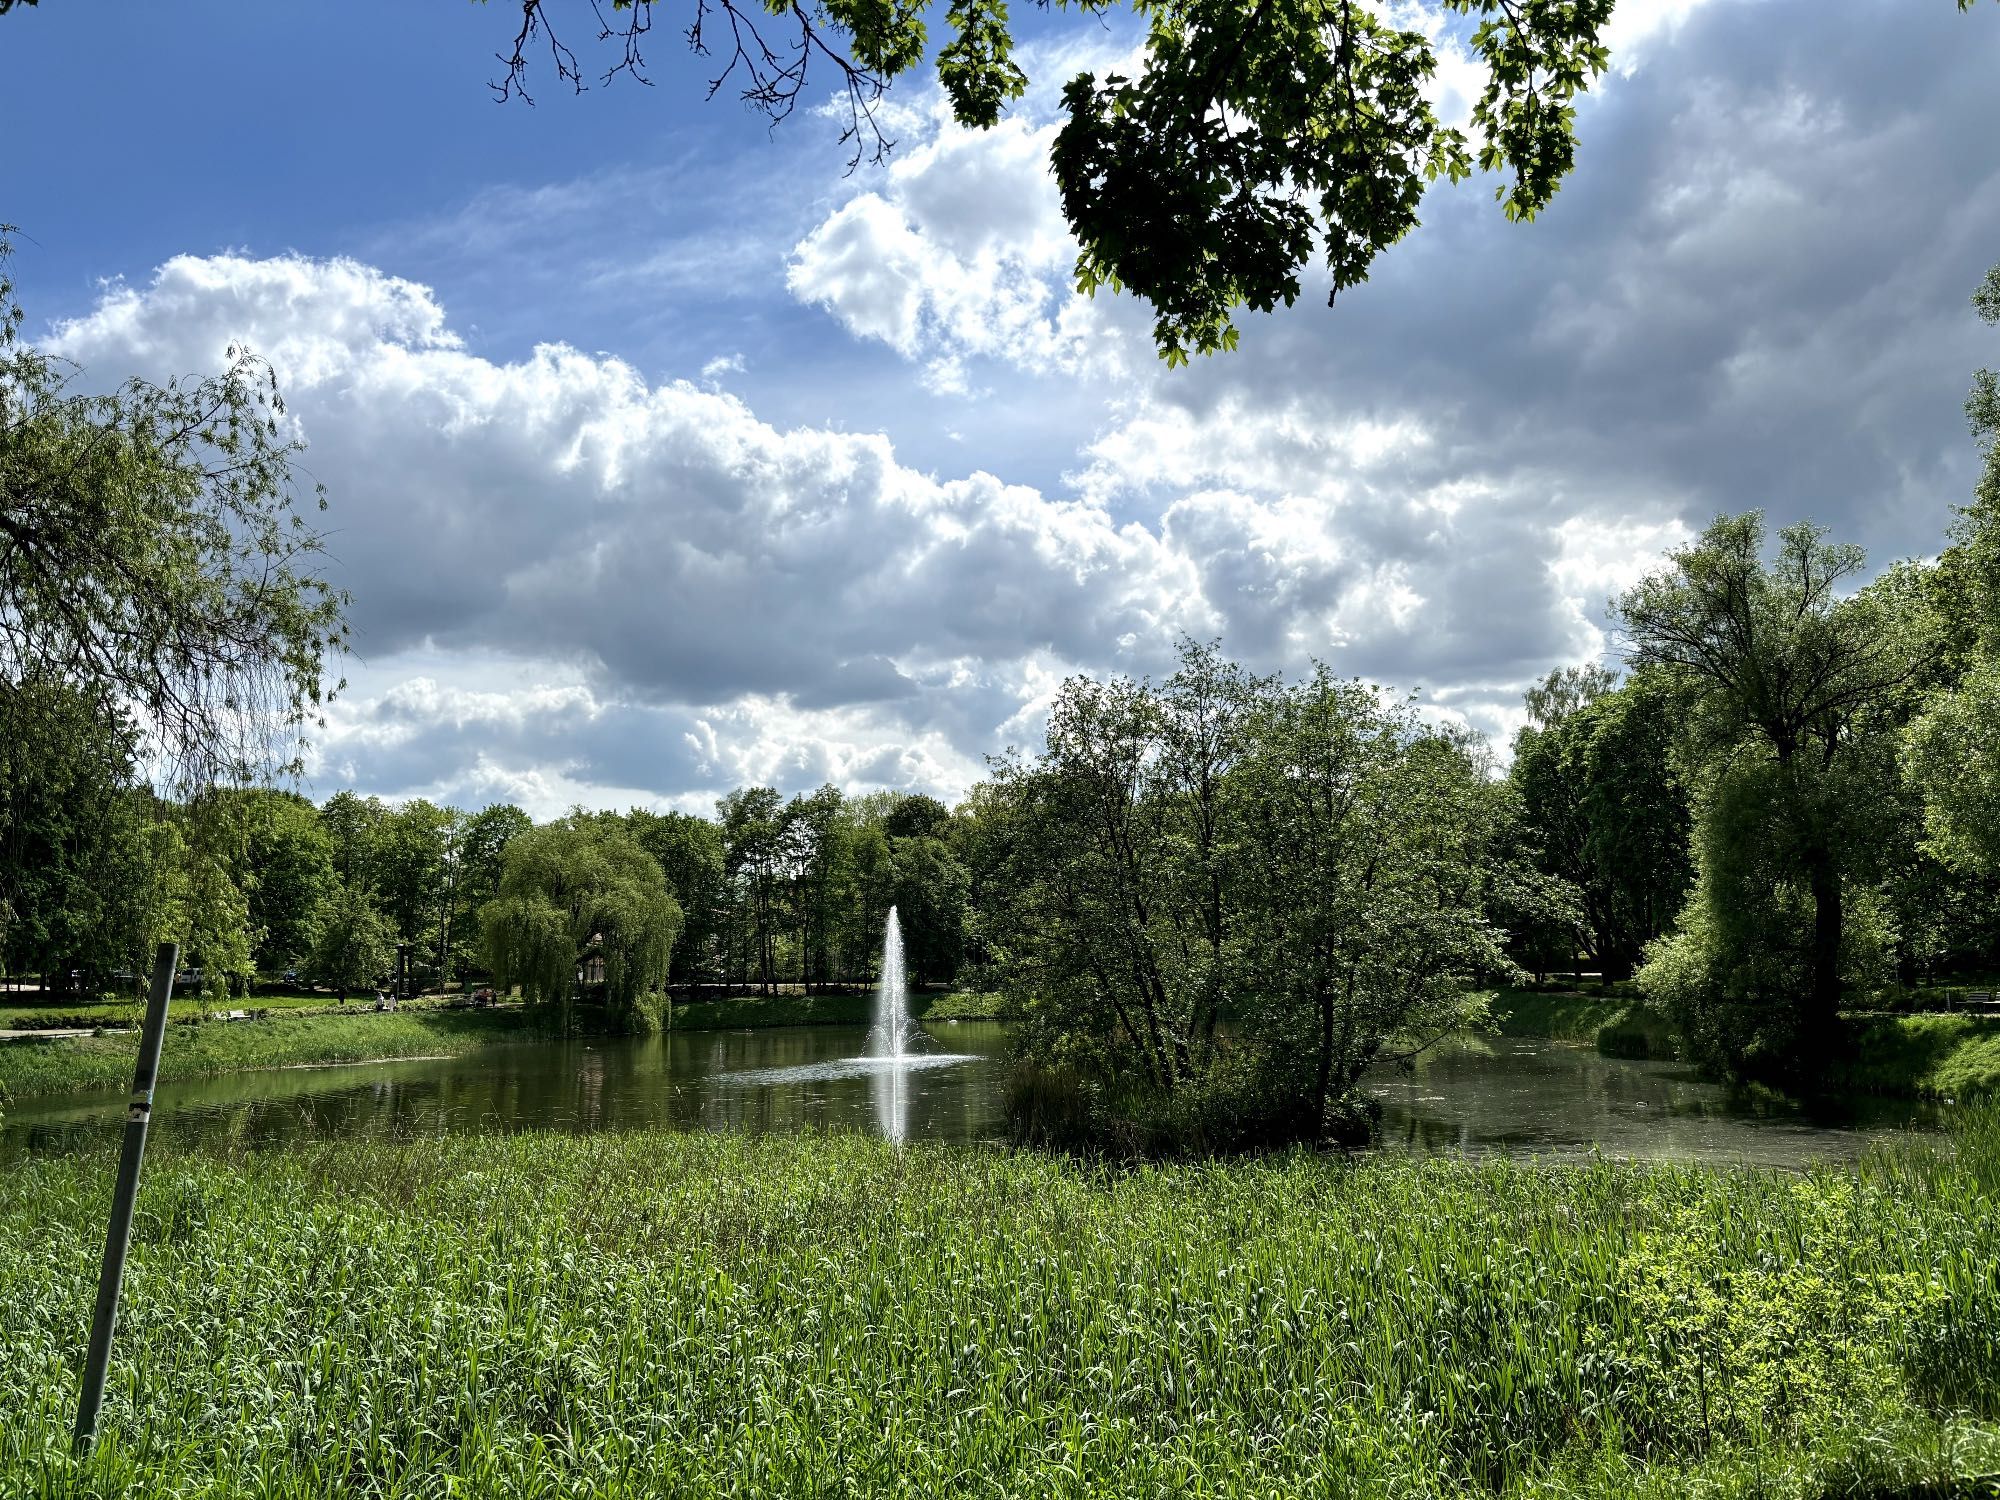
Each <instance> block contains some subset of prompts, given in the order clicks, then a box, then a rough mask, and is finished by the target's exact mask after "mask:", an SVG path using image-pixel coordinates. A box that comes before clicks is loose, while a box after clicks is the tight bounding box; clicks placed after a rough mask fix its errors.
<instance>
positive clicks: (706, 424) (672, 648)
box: [51, 257, 1422, 805]
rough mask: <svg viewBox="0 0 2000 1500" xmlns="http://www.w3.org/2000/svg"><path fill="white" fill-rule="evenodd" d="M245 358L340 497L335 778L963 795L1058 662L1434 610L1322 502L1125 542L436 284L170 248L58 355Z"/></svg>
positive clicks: (1092, 509)
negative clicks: (515, 327)
mask: <svg viewBox="0 0 2000 1500" xmlns="http://www.w3.org/2000/svg"><path fill="white" fill-rule="evenodd" d="M232 341H247V342H249V343H250V344H252V345H253V346H254V347H256V348H259V349H262V350H265V351H267V352H268V353H269V354H270V356H271V357H272V359H273V360H274V362H275V363H276V364H277V366H278V368H279V370H280V372H281V378H282V379H283V383H284V386H285V389H286V393H287V399H288V401H289V403H290V407H291V411H292V414H293V417H294V419H295V420H296V421H297V422H298V424H299V426H300V428H301V430H302V432H303V433H304V435H305V436H306V437H307V439H308V440H309V441H310V443H311V450H310V454H309V460H308V461H309V463H310V465H311V467H312V469H313V471H314V473H315V474H316V475H317V476H318V477H319V478H321V479H323V480H324V481H325V482H326V484H327V485H328V488H329V490H330V491H331V493H332V496H333V501H334V509H333V511H332V513H331V521H332V524H333V527H334V534H333V537H332V549H333V552H334V555H335V557H336V558H337V559H338V565H339V566H338V575H337V576H338V579H339V581H340V582H341V583H343V584H344V585H345V586H347V587H348V588H349V589H350V590H351V592H352V593H353V595H354V597H355V601H356V605H355V626H356V636H357V642H358V647H359V651H360V653H361V656H362V658H363V660H362V662H361V664H360V666H359V668H358V669H357V671H356V672H355V673H354V674H353V675H354V676H355V678H356V683H357V687H356V691H355V693H354V695H353V696H352V697H351V698H350V699H349V700H347V701H345V702H344V703H343V704H342V705H341V706H340V707H339V708H337V710H336V712H335V714H334V716H333V723H332V725H331V728H330V731H329V735H328V738H327V743H326V745H325V746H324V749H323V752H322V759H321V771H322V773H323V775H325V776H326V777H328V778H331V779H333V780H335V781H344V780H353V781H356V782H360V783H367V784H370V785H374V786H379V787H383V788H386V789H389V790H396V791H410V790H421V789H425V788H432V787H437V786H441V785H445V784H447V783H449V784H452V785H458V786H462V787H466V788H471V789H477V788H479V787H483V786H489V785H491V786H500V785H503V784H504V785H510V786H512V785H518V786H519V787H520V788H522V790H520V792H519V795H521V796H531V799H532V800H536V801H537V803H538V805H540V804H541V802H542V801H544V800H546V799H547V798H562V797H568V796H574V795H582V792H581V791H580V789H583V788H589V787H595V788H598V789H599V791H600V793H601V794H602V795H603V796H607V797H623V796H629V795H633V794H634V793H635V791H636V789H640V788H648V789H650V792H649V793H648V795H651V796H655V797H677V796H691V795H698V794H699V793H700V792H702V791H705V790H707V789H714V788H720V787H725V786H727V785H731V784H734V783H735V782H737V781H741V780H748V779H772V780H778V781H781V782H783V783H784V784H787V785H803V784H809V783H812V782H814V781H817V780H819V779H828V778H830V779H834V780H839V781H844V782H847V783H849V784H894V785H927V786H934V787H938V788H940V789H944V790H948V791H957V790H962V789H963V787H964V786H965V785H966V784H967V783H968V782H969V781H970V780H971V779H972V778H973V777H974V776H975V775H976V774H977V773H978V770H979V766H980V758H981V756H982V755H983V754H984V753H985V752H987V751H989V750H992V749H997V748H999V747H1000V746H1001V745H1002V744H1004V743H1006V742H1008V741H1009V740H1012V741H1014V742H1017V743H1025V742H1027V741H1028V740H1030V739H1032V737H1033V732H1034V726H1035V724H1036V723H1037V722H1038V715H1039V705H1041V704H1043V703H1045V702H1046V699H1047V696H1048V693H1049V692H1050V691H1051V690H1052V685H1053V683H1054V682H1056V681H1058V680H1059V679H1060V677H1061V676H1062V675H1063V674H1064V673H1065V672H1067V671H1069V670H1072V669H1074V668H1076V667H1078V666H1088V667H1092V668H1096V669H1100V670H1103V669H1119V668H1126V669H1134V670H1146V669H1151V668H1155V667H1158V666H1159V665H1161V664H1162V663H1163V662H1164V661H1165V660H1166V658H1167V656H1168V654H1169V653H1170V651H1171V647H1172V642H1173V640H1174V638H1175V637H1176V636H1177V635H1178V634H1179V633H1181V632H1183V631H1193V632H1195V633H1198V634H1217V633H1220V634H1223V635H1225V636H1227V637H1229V638H1231V639H1232V640H1238V639H1240V640H1241V641H1242V642H1243V643H1244V644H1245V647H1246V649H1248V650H1250V651H1253V652H1255V651H1257V650H1259V649H1260V648H1259V647H1258V645H1257V643H1260V642H1261V643H1268V646H1269V649H1270V650H1271V651H1282V652H1284V653H1288V654H1289V653H1293V652H1298V653H1314V652H1317V653H1320V654H1325V653H1327V652H1330V651H1333V650H1335V649H1338V648H1340V647H1341V646H1342V645H1343V644H1346V643H1351V642H1354V641H1380V640H1381V639H1383V638H1384V637H1385V636H1386V635H1393V634H1394V633H1395V632H1397V631H1398V630H1401V629H1403V628H1405V627H1407V626H1408V625H1409V623H1410V621H1411V615H1412V611H1413V610H1415V609H1416V608H1417V606H1418V604H1419V603H1420V602H1421V600H1422V589H1421V586H1420V585H1418V584H1415V583H1413V582H1412V581H1411V574H1410V571H1409V570H1408V569H1407V568H1406V567H1405V566H1403V565H1402V564H1401V563H1400V562H1398V561H1397V560H1395V559H1392V558H1389V557H1387V556H1386V555H1384V554H1382V553H1381V552H1380V551H1379V549H1374V548H1369V547H1366V546H1363V547H1359V548H1357V547H1355V546H1354V545H1352V544H1351V543H1350V542H1348V541H1347V540H1345V539H1344V538H1342V537H1341V536H1339V535H1337V534H1336V531H1335V530H1334V529H1333V528H1331V527H1330V526H1329V525H1328V524H1327V516H1326V514H1325V513H1323V509H1322V508H1321V507H1319V506H1317V505H1316V503H1315V502H1314V501H1313V500H1312V499H1311V498H1310V497H1308V496H1302V495H1298V494H1286V493H1278V492H1276V491H1273V492H1272V493H1268V494H1252V493H1249V492H1248V491H1245V490H1238V491H1234V492H1222V491H1214V492H1208V491H1196V492H1193V493H1186V494H1183V495H1182V496H1181V497H1180V498H1178V499H1177V500H1175V501H1173V503H1171V504H1168V505H1167V506H1166V507H1165V508H1164V509H1163V510H1162V511H1161V513H1160V517H1159V519H1158V520H1157V521H1156V522H1154V523H1152V524H1146V523H1143V522H1141V521H1139V520H1132V519H1128V520H1119V519H1117V518H1115V517H1114V516H1113V514H1112V512H1111V511H1110V510H1109V509H1108V508H1107V507H1106V505H1104V504H1103V503H1100V501H1099V500H1098V499H1096V498H1093V497H1092V495H1090V494H1089V493H1088V486H1086V487H1085V492H1083V493H1081V494H1079V496H1077V497H1075V498H1068V497H1063V496H1052V495H1048V494H1044V493H1042V492H1040V491H1038V490H1035V489H1033V488H1029V487H1026V486H1022V485H1018V484H1009V483H1006V482H1005V481H1003V480H1002V479H1000V478H998V477H996V476H994V475H991V474H988V473H984V472H979V471H974V472H971V473H969V474H966V475H963V476H961V477H955V478H938V477H934V476H930V475H926V474H921V473H918V472H916V471H914V470H912V469H910V468H908V467H906V466H905V465H903V464H901V463H900V462H899V461H898V460H897V458H896V455H895V452H894V450H893V448H892V446H891V444H890V442H889V441H888V440H887V439H886V438H885V437H882V436H878V435H869V434H849V433H840V432H831V431H827V430H824V429H818V428H798V429H790V430H780V429H778V428H775V427H773V426H771V425H770V424H768V423H765V422H762V421H760V420H759V419H758V418H757V417H756V416H755V415H754V414H753V413H752V412H751V411H750V409H749V408H748V407H747V406H745V405H744V404H743V403H742V402H741V401H740V400H738V399H736V398H735V397H732V396H729V395H726V394H722V393H719V392H717V391H714V390H705V389H700V388H698V387H696V386H693V385H691V384H688V383H686V382H673V383H665V384H649V383H648V382H647V381H645V380H644V379H642V378H641V377H640V376H639V375H638V374H637V372H635V371H634V370H633V369H631V368H630V367H629V366H627V365H625V364H623V363H622V362H621V361H619V360H617V359H614V358H610V357H607V356H598V355H587V354H584V353H582V352H580V351H578V350H575V349H571V348H567V347H564V346H561V345H553V344H552V345H544V346H543V347H541V348H539V349H537V350H535V351H534V353H533V354H532V355H531V356H530V357H528V358H526V359H523V360H520V361H516V362H508V363H502V362H495V361H492V360H488V359H486V358H483V357H481V356H479V355H476V354H471V353H468V352H467V351H466V350H465V349H464V348H463V347H462V345H461V344H460V342H459V341H458V340H457V339H456V338H455V337H454V335H453V334H452V332H451V330H450V328H449V325H448V323H447V320H446V318H445V316H444V314H443V311H442V309H441V308H440V306H439V304H438V302H437V301H436V299H435V298H434V297H433V296H432V294H431V293H430V292H429V291H428V290H427V289H425V288H423V287H421V286H415V285H413V284H411V283H409V282H406V281H399V280H397V279H396V278H393V277H390V276H387V275H384V274H383V273H381V272H379V271H376V270H373V269H371V268H368V267H364V266H360V265H358V264H355V263H353V262H347V261H338V262H313V261H309V260H304V259H300V258H283V259H279V260H274V261H258V260H251V259H247V258H243V257H217V258H213V259H196V258H191V257H183V258H179V259H176V260H174V261H171V262H169V263H168V264H166V265H165V266H163V267H161V268H160V270H159V271H158V273H157V274H156V275H155V277H154V278H153V280H152V282H151V283H150V284H149V285H147V286H146V287H144V288H119V289H116V290H115V291H114V292H112V293H111V294H109V295H108V296H107V297H106V298H105V300H104V301H103V302H102V303H101V305H100V306H99V307H98V309H97V310H96V311H95V312H94V313H92V314H90V315H89V316H86V317H84V318H81V319H78V320H75V321H73V322H70V323H67V324H65V325H63V326H62V327H61V328H60V329H59V330H57V332H56V334H55V337H54V338H53V339H52V340H51V343H52V345H53V346H54V347H58V348H60V349H61V350H62V351H63V352H64V353H66V354H68V355H70V356H72V357H75V358H77V359H79V360H80V361H82V362H83V363H84V364H85V365H86V367H88V368H92V369H96V370H99V371H111V370H118V371H124V370H130V369H139V370H145V371H150V372H153V373H156V374H157V373H164V372H166V371H170V370H185V369H194V368H202V367H204V366H212V365H213V364H214V362H215V359H216V356H217V354H218V353H219V351H220V349H221V348H222V346H223V345H224V344H226V343H228V342H232ZM1309 436H1310V435H1307V434H1301V435H1299V443H1300V445H1301V447H1302V448H1311V447H1312V444H1311V443H1310V442H1308V441H1307V439H1308V437H1309ZM1420 440H1421V435H1420V434H1416V433H1412V432H1404V431H1402V430H1401V429H1393V428H1389V427H1379V426H1369V425H1367V424H1363V425H1361V426H1359V427H1356V428H1355V429H1353V430H1352V431H1351V432H1348V433H1346V434H1344V435H1342V445H1341V447H1340V451H1341V452H1342V453H1344V454H1347V455H1348V456H1350V457H1351V458H1352V459H1353V461H1354V463H1355V464H1356V465H1357V466H1358V469H1357V472H1364V473H1365V472H1369V471H1370V470H1371V466H1373V465H1379V463H1380V462H1381V461H1382V459H1383V455H1384V454H1385V453H1387V452H1389V451H1390V450H1391V449H1393V448H1394V447H1395V446H1396V445H1397V444H1400V443H1405V442H1420ZM1228 456H1229V455H1228V454H1227V453H1225V452H1223V451H1222V450H1220V449H1218V451H1217V454H1215V455H1211V456H1209V457H1208V458H1206V459H1204V460H1202V461H1201V462H1199V463H1198V462H1197V461H1196V460H1195V458H1194V456H1193V455H1192V454H1188V455H1186V467H1187V468H1188V469H1189V470H1190V472H1191V473H1192V471H1194V470H1197V469H1201V470H1206V469H1212V468H1213V467H1214V466H1215V465H1216V463H1217V462H1218V461H1220V460H1221V459H1225V458H1227V457H1228ZM1241 467H1242V470H1243V473H1244V474H1245V475H1246V476H1248V477H1249V478H1250V479H1251V480H1253V481H1254V480H1259V479H1263V480H1274V479H1275V477H1276V474H1277V469H1276V468H1274V467H1271V466H1270V465H1266V466H1265V467H1264V468H1262V469H1260V468H1259V467H1258V466H1257V465H1255V464H1253V463H1251V462H1249V461H1248V460H1247V458H1246V460H1245V462H1244V463H1243V464H1242V465H1241ZM1143 477H1144V478H1146V479H1148V480H1160V481H1162V482H1164V481H1165V480H1166V479H1167V477H1168V476H1166V475H1164V474H1150V475H1147V476H1143ZM1120 482H1121V483H1127V484H1130V483H1136V482H1138V479H1137V478H1135V476H1133V475H1127V476H1126V477H1125V478H1124V479H1123V480H1121V481H1120ZM1107 483H1108V482H1107ZM1183 488H1185V487H1183ZM508 663H513V664H514V665H513V666H511V667H510V666H509V665H507V664H508ZM523 777H527V778H530V780H521V778H523ZM535 777H540V778H543V780H542V781H540V782H533V784H532V786H531V784H530V783H531V781H532V778H535ZM509 778H513V779H512V780H510V779H509ZM535 788H539V790H537V789H535Z"/></svg>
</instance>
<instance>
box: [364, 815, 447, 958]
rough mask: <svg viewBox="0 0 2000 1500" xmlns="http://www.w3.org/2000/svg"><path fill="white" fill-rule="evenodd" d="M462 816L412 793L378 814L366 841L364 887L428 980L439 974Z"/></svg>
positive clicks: (444, 956) (445, 938) (443, 955)
mask: <svg viewBox="0 0 2000 1500" xmlns="http://www.w3.org/2000/svg"><path fill="white" fill-rule="evenodd" d="M462 816H463V815H462V814H460V813H458V812H457V811H455V810H454V809H452V808H448V807H439V806H438V805H437V804H436V803H434V802H429V801H427V800H425V799H424V798H422V797H412V798H411V799H410V800H409V801H408V802H405V803H404V804H403V805H402V806H401V807H398V808H396V809H394V810H393V811H391V812H389V813H387V814H386V815H385V816H384V817H383V818H382V820H381V822H380V823H379V824H378V825H377V826H376V828H375V830H374V833H373V836H372V839H371V842H370V846H369V870H368V884H369V888H370V890H371V891H372V892H373V893H374V896H375V899H376V902H377V904H378V905H379V906H380V907H381V908H382V914H383V915H384V916H386V917H388V919H389V920H390V922H392V923H393V924H394V925H395V928H396V936H397V939H398V940H399V941H400V942H404V943H408V944H409V945H410V967H411V972H412V973H413V974H415V975H417V976H420V978H421V979H423V980H427V981H430V982H433V983H436V982H442V980H443V978H444V975H443V973H442V972H441V970H442V967H443V964H444V962H445V958H446V955H445V954H444V952H443V951H442V948H441V947H440V942H441V940H447V941H448V939H449V935H450V934H449V930H448V923H449V917H450V912H451V903H452V898H453V896H454V894H455V892H454V886H455V883H456V878H457V871H456V855H457V839H458V833H459V824H460V822H461V819H462Z"/></svg>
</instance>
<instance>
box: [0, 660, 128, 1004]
mask: <svg viewBox="0 0 2000 1500" xmlns="http://www.w3.org/2000/svg"><path fill="white" fill-rule="evenodd" d="M138 741H139V735H138V732H137V730H136V729H135V728H134V726H133V725H132V724H131V722H130V720H129V719H128V718H127V717H126V716H125V715H123V714H121V713H119V712H118V711H117V710H116V709H115V708H114V707H113V706H112V705H110V704H108V703H107V702H105V701H104V700H103V699H102V698H100V697H98V696H96V695H94V694H92V693H91V692H89V691H87V690H84V689H80V688H77V687H73V686H70V685H68V684H66V683H63V682H60V681H57V680H55V679H52V678H50V677H47V676H36V677H32V678H30V679H28V680H27V681H9V680H7V679H5V678H0V958H4V962H5V964H6V968H7V971H8V972H9V973H10V974H33V975H36V976H38V977H39V978H42V979H43V980H44V982H46V981H47V980H50V979H53V980H54V981H55V983H56V985H57V987H58V988H62V989H67V988H68V987H69V980H68V976H69V973H70V971H71V970H72V969H76V970H79V971H80V972H81V973H82V975H83V977H84V979H85V981H86V982H87V983H89V984H91V985H93V986H94V985H96V984H99V983H102V982H103V979H104V977H105V976H106V975H108V974H109V973H110V972H112V971H113V970H115V969H118V968H120V967H123V966H125V965H126V964H128V963H130V961H131V955H132V953H133V952H134V951H135V950H136V949H137V948H138V947H140V946H141V943H142V934H141V933H140V932H139V931H138V930H137V923H138V918H137V917H136V916H135V915H134V910H135V900H134V894H133V893H132V892H131V891H130V889H129V887H130V886H131V885H132V883H133V882H134V881H142V880H145V879H149V878H150V866H148V865H146V864H145V862H144V860H143V858H142V853H141V850H140V848H139V846H138V845H139V834H138V831H137V829H136V827H135V824H136V823H137V821H138V820H140V819H141V818H142V817H144V816H145V809H144V805H143V800H142V799H141V798H139V797H138V795H137V793H136V790H135V789H136V785H137V781H138V766H137V761H136V758H135V756H136V751H137V746H138Z"/></svg>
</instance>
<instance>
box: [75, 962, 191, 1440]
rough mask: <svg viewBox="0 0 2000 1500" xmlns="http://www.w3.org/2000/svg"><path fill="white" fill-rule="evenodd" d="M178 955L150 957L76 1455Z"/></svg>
mask: <svg viewBox="0 0 2000 1500" xmlns="http://www.w3.org/2000/svg"><path fill="white" fill-rule="evenodd" d="M180 955H181V950H180V944H178V943H162V944H160V947H159V951H158V952H157V953H155V954H154V955H153V992H152V994H151V995H149V996H148V997H147V999H146V1022H145V1025H144V1026H143V1027H141V1028H140V1031H139V1063H138V1067H137V1068H136V1069H135V1070H134V1072H133V1075H132V1101H131V1104H130V1105H129V1107H128V1108H127V1109H126V1111H125V1143H124V1146H123V1148H122V1149H121V1150H120V1151H119V1153H118V1185H117V1187H116V1189H114V1190H113V1192H112V1195H111V1222H110V1224H109V1225H108V1226H106V1228H105V1231H104V1267H103V1269H102V1271H101V1272H100V1273H99V1274H98V1278H97V1310H96V1311H95V1312H94V1313H93V1314H92V1315H91V1319H90V1352H89V1354H87V1355H86V1356H85V1358H84V1362H83V1393H82V1395H81V1396H79V1397H78V1399H77V1404H76V1444H75V1446H76V1451H77V1452H78V1453H79V1454H84V1453H88V1452H89V1451H90V1447H91V1444H93V1443H94V1442H96V1441H97V1408H98V1407H99V1406H100V1405H101V1404H102V1403H103V1401H104V1377H105V1372H106V1371H108V1370H109V1369H110V1367H111V1335H112V1331H113V1330H114V1329H115V1328H116V1327H117V1324H118V1289H119V1287H120V1286H121V1285H122V1284H123V1283H124V1280H125V1250H126V1247H127V1246H128V1245H129V1244H130V1243H131V1239H132V1204H133V1201H134V1200H135V1199H136V1198H137V1197H138V1196H139V1167H140V1164H141V1163H142V1162H144V1161H145V1159H146V1127H147V1126H148V1125H149V1124H151V1123H152V1118H153V1084H154V1081H155V1080H156V1079H157V1077H158V1076H159V1071H160V1040H161V1038H162V1037H164V1036H165V1035H166V1030H167V1002H168V1001H169V1000H171V999H172V998H173V994H174V967H175V965H176V964H178V963H179V962H180Z"/></svg>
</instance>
